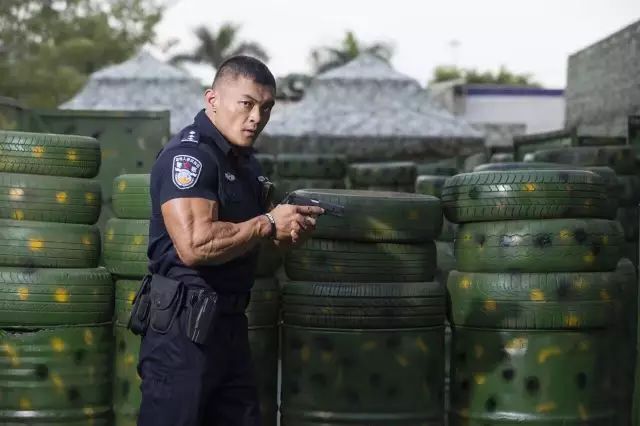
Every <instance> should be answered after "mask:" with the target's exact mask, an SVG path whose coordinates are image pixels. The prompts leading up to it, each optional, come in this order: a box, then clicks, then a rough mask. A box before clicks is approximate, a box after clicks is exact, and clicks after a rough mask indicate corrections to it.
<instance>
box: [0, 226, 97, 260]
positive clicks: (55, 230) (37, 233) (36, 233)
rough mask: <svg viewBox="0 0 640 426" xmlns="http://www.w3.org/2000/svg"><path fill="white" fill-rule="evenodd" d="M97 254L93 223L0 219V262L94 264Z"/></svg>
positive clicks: (95, 231)
mask: <svg viewBox="0 0 640 426" xmlns="http://www.w3.org/2000/svg"><path fill="white" fill-rule="evenodd" d="M99 255H100V232H99V230H98V228H97V227H96V226H93V225H79V224H67V223H48V222H32V221H18V220H7V219H0V266H18V267H21V266H22V267H31V268H95V267H96V266H98V257H99Z"/></svg>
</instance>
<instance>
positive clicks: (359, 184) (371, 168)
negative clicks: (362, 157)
mask: <svg viewBox="0 0 640 426" xmlns="http://www.w3.org/2000/svg"><path fill="white" fill-rule="evenodd" d="M416 175H417V172H416V165H415V163H412V162H408V161H407V162H390V163H354V164H350V165H349V168H348V170H347V176H348V178H349V188H350V189H362V190H369V191H391V192H413V191H414V190H415V183H416Z"/></svg>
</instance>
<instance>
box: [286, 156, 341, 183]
mask: <svg viewBox="0 0 640 426" xmlns="http://www.w3.org/2000/svg"><path fill="white" fill-rule="evenodd" d="M276 170H277V171H278V177H279V178H290V179H301V178H307V179H328V180H331V179H334V180H341V179H344V176H345V174H346V172H347V159H346V157H345V156H344V155H339V154H280V155H278V156H277V157H276ZM321 188H322V187H321Z"/></svg>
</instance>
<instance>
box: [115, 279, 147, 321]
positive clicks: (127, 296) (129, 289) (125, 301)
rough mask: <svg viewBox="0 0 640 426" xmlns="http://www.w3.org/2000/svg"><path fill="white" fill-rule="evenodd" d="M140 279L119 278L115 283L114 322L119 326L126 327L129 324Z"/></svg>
mask: <svg viewBox="0 0 640 426" xmlns="http://www.w3.org/2000/svg"><path fill="white" fill-rule="evenodd" d="M141 281H142V278H140V279H139V280H117V281H116V284H115V288H116V291H115V304H114V323H115V325H116V326H118V327H126V326H127V324H129V316H130V315H131V307H132V306H133V299H134V298H135V297H136V293H137V292H138V289H140V283H141Z"/></svg>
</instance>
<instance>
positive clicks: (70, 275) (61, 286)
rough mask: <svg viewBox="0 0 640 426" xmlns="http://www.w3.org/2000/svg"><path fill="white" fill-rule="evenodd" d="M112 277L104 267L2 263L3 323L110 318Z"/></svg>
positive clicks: (38, 323) (38, 324) (16, 324)
mask: <svg viewBox="0 0 640 426" xmlns="http://www.w3.org/2000/svg"><path fill="white" fill-rule="evenodd" d="M112 312H113V281H111V274H109V272H107V270H106V269H104V268H97V269H23V268H4V267H0V327H49V326H57V325H76V324H89V323H102V322H107V321H111V315H112Z"/></svg>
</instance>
